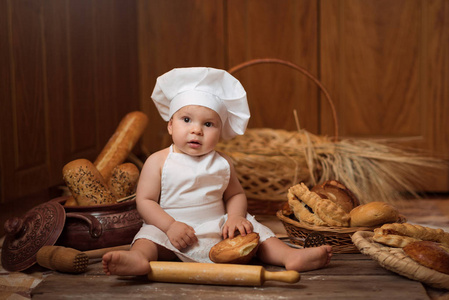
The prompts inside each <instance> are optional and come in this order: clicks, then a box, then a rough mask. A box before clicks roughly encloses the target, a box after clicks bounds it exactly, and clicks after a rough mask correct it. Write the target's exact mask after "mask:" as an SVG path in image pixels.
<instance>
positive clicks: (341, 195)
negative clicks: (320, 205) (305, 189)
mask: <svg viewBox="0 0 449 300" xmlns="http://www.w3.org/2000/svg"><path fill="white" fill-rule="evenodd" d="M310 191H311V192H315V193H317V194H318V195H319V196H320V197H321V198H325V199H329V200H331V201H332V202H334V203H336V204H338V205H340V206H341V208H342V209H343V210H344V211H345V212H346V213H349V212H350V211H351V210H352V209H354V208H355V207H356V206H359V205H360V202H359V200H358V199H357V197H356V196H355V195H354V194H353V193H352V192H351V190H349V189H348V188H347V187H346V186H345V185H344V184H342V183H340V182H338V181H337V180H327V181H325V182H323V183H322V184H319V185H316V186H314V187H313V188H312V189H311V190H310Z"/></svg>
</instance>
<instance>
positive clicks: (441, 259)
mask: <svg viewBox="0 0 449 300" xmlns="http://www.w3.org/2000/svg"><path fill="white" fill-rule="evenodd" d="M403 250H404V252H405V254H407V255H408V256H409V257H410V258H411V259H413V260H414V261H416V262H417V263H419V264H420V265H423V266H425V267H427V268H430V269H433V270H436V271H438V272H441V273H445V274H449V253H448V252H446V251H445V250H443V248H441V247H440V246H439V245H438V244H437V243H435V242H431V241H420V242H414V243H411V244H408V245H407V246H405V247H404V248H403Z"/></svg>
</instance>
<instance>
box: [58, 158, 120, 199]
mask: <svg viewBox="0 0 449 300" xmlns="http://www.w3.org/2000/svg"><path fill="white" fill-rule="evenodd" d="M62 175H63V179H64V181H65V183H66V185H67V187H68V188H69V190H70V192H71V193H72V195H73V197H74V198H75V199H76V202H77V203H78V205H81V206H90V205H101V204H113V203H115V202H116V198H115V197H114V195H113V194H112V192H111V191H110V190H109V188H108V186H107V184H106V182H105V181H104V179H103V177H102V176H101V174H100V172H99V171H98V170H97V168H95V166H94V165H93V164H92V163H91V162H90V161H89V160H87V159H77V160H74V161H71V162H69V163H68V164H66V165H65V166H64V168H63V169H62Z"/></svg>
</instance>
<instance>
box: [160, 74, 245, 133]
mask: <svg viewBox="0 0 449 300" xmlns="http://www.w3.org/2000/svg"><path fill="white" fill-rule="evenodd" d="M151 98H152V99H153V102H154V104H155V105H156V108H157V109H158V111H159V114H160V115H161V117H162V119H164V120H165V121H168V120H170V118H171V117H172V116H173V114H174V113H175V112H176V111H178V110H179V109H180V108H182V107H184V106H187V105H200V106H205V107H208V108H210V109H212V110H214V111H215V112H217V113H218V115H219V116H220V119H221V121H222V125H223V126H222V132H221V137H222V138H223V139H231V138H233V137H235V136H236V135H242V134H243V133H245V130H246V126H247V125H248V121H249V118H250V112H249V107H248V102H247V99H246V91H245V89H244V88H243V86H242V84H241V83H240V82H239V81H238V80H237V79H236V78H235V77H233V76H232V75H231V74H229V73H228V72H226V71H224V70H220V69H214V68H206V67H196V68H176V69H173V70H171V71H169V72H167V73H165V74H163V75H161V76H159V77H158V78H157V80H156V85H155V87H154V90H153V93H152V95H151Z"/></svg>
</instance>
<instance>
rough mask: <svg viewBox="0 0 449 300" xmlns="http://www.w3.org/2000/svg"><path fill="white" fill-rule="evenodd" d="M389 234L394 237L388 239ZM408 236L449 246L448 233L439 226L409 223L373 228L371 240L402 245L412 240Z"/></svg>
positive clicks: (389, 244) (394, 245)
mask: <svg viewBox="0 0 449 300" xmlns="http://www.w3.org/2000/svg"><path fill="white" fill-rule="evenodd" d="M391 235H393V236H396V237H395V238H391V239H388V238H387V237H388V236H391ZM410 238H412V239H414V240H418V241H433V242H438V243H441V244H442V245H443V246H444V247H447V248H448V247H449V233H447V232H445V231H444V230H443V229H441V228H438V229H434V228H429V227H426V226H421V225H417V224H409V223H403V224H399V223H392V224H384V225H382V227H380V228H376V229H374V236H373V240H374V241H375V242H378V243H381V244H385V245H388V246H392V247H403V246H405V245H407V244H409V243H410V242H411V241H413V240H411V239H410Z"/></svg>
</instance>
